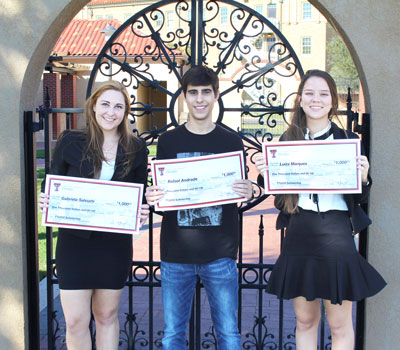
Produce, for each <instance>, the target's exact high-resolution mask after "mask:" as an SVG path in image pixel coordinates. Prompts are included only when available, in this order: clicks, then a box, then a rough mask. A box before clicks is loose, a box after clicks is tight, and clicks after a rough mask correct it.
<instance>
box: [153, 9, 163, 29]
mask: <svg viewBox="0 0 400 350" xmlns="http://www.w3.org/2000/svg"><path fill="white" fill-rule="evenodd" d="M154 19H155V20H156V27H155V28H154V29H156V30H158V29H159V28H160V27H161V25H162V17H161V15H160V14H159V13H156V14H155V16H154Z"/></svg>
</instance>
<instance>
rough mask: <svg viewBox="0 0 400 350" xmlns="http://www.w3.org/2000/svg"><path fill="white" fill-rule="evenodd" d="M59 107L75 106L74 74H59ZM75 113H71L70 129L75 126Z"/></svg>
mask: <svg viewBox="0 0 400 350" xmlns="http://www.w3.org/2000/svg"><path fill="white" fill-rule="evenodd" d="M61 107H62V108H76V76H75V75H62V76H61ZM76 118H77V116H76V114H72V115H71V129H76V126H77V120H76Z"/></svg>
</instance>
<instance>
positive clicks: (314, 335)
mask: <svg viewBox="0 0 400 350" xmlns="http://www.w3.org/2000/svg"><path fill="white" fill-rule="evenodd" d="M292 301H293V306H294V312H295V313H296V349H297V350H316V349H317V342H318V325H319V321H320V319H321V306H320V302H319V299H315V300H313V301H307V300H306V299H305V298H303V297H297V298H294V299H293V300H292Z"/></svg>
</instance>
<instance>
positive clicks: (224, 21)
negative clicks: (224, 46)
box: [220, 7, 228, 24]
mask: <svg viewBox="0 0 400 350" xmlns="http://www.w3.org/2000/svg"><path fill="white" fill-rule="evenodd" d="M220 16H221V17H220V23H221V24H228V9H227V8H226V7H221V13H220Z"/></svg>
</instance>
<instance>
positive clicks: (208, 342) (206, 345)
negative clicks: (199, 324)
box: [201, 326, 217, 350]
mask: <svg viewBox="0 0 400 350" xmlns="http://www.w3.org/2000/svg"><path fill="white" fill-rule="evenodd" d="M205 337H206V338H208V337H211V339H205V340H203V341H202V342H201V345H202V347H203V349H211V347H213V348H214V349H215V350H217V336H216V335H215V328H214V326H211V327H210V331H209V332H207V333H206V334H205Z"/></svg>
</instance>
